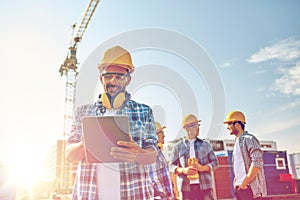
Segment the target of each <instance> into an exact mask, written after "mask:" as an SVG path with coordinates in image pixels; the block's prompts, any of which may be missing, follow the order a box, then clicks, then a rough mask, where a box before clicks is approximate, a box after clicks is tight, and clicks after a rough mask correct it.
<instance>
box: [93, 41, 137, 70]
mask: <svg viewBox="0 0 300 200" xmlns="http://www.w3.org/2000/svg"><path fill="white" fill-rule="evenodd" d="M109 65H115V66H119V67H122V68H125V69H127V70H128V71H129V72H130V73H132V72H133V71H134V66H133V64H132V60H131V56H130V53H129V52H128V51H127V50H126V49H124V48H122V47H120V46H114V47H112V48H110V49H107V50H106V51H105V52H104V54H103V57H102V60H101V62H100V64H99V65H98V69H99V70H100V71H102V70H103V69H105V68H106V67H107V66H109Z"/></svg>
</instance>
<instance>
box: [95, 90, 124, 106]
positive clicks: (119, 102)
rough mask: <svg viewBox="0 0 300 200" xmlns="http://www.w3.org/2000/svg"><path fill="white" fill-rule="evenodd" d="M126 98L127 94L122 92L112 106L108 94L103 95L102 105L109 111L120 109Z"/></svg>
mask: <svg viewBox="0 0 300 200" xmlns="http://www.w3.org/2000/svg"><path fill="white" fill-rule="evenodd" d="M125 99H126V97H125V93H124V92H121V93H119V94H118V95H117V96H116V97H115V98H114V100H113V102H112V105H111V104H110V100H109V97H108V96H107V94H106V93H103V94H102V95H101V101H102V105H103V106H104V107H105V108H107V109H108V110H109V109H111V108H120V107H121V106H122V105H123V103H124V101H125Z"/></svg>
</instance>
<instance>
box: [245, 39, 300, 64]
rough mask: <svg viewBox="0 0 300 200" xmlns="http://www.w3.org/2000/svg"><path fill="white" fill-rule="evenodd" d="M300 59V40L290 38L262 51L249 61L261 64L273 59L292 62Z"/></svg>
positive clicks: (252, 56)
mask: <svg viewBox="0 0 300 200" xmlns="http://www.w3.org/2000/svg"><path fill="white" fill-rule="evenodd" d="M299 58H300V40H296V39H294V38H288V39H285V40H281V41H279V42H277V43H275V44H273V45H271V46H267V47H264V48H262V49H260V50H259V51H258V52H257V53H255V54H253V55H251V56H250V58H248V59H247V61H248V62H249V63H260V62H264V61H268V60H272V59H278V60H280V61H291V60H295V59H299Z"/></svg>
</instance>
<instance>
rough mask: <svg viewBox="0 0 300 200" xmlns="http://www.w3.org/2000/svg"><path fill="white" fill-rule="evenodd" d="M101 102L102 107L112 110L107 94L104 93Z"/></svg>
mask: <svg viewBox="0 0 300 200" xmlns="http://www.w3.org/2000/svg"><path fill="white" fill-rule="evenodd" d="M101 101H102V105H103V106H104V107H105V108H107V109H111V105H110V101H109V98H108V96H107V94H106V93H103V94H102V95H101Z"/></svg>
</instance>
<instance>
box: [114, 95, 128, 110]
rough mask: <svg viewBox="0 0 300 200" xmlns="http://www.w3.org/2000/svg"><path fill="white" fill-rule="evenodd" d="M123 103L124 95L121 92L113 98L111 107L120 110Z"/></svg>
mask: <svg viewBox="0 0 300 200" xmlns="http://www.w3.org/2000/svg"><path fill="white" fill-rule="evenodd" d="M124 101H125V93H124V92H121V93H119V94H118V95H117V96H116V97H115V99H114V101H113V107H114V108H120V107H121V106H122V105H123V103H124Z"/></svg>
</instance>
